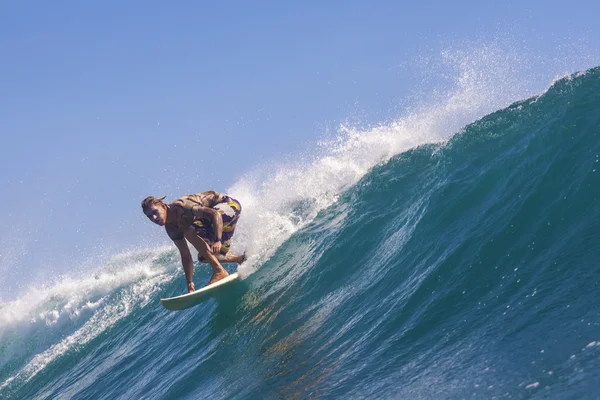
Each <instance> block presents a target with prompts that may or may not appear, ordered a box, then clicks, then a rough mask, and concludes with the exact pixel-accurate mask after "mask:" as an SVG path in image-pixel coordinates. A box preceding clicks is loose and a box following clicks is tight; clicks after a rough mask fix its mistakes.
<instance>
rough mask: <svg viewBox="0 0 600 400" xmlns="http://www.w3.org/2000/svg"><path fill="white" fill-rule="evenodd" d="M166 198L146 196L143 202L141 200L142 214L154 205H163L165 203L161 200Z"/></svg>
mask: <svg viewBox="0 0 600 400" xmlns="http://www.w3.org/2000/svg"><path fill="white" fill-rule="evenodd" d="M166 198H167V196H163V197H154V196H148V197H146V198H145V199H144V200H142V210H144V212H146V210H147V209H149V208H150V207H151V206H153V205H154V204H165V202H164V201H163V200H164V199H166Z"/></svg>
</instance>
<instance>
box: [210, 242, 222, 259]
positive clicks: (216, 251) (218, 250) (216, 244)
mask: <svg viewBox="0 0 600 400" xmlns="http://www.w3.org/2000/svg"><path fill="white" fill-rule="evenodd" d="M212 252H213V254H214V255H215V256H217V255H219V254H221V242H218V241H217V242H214V243H213V245H212Z"/></svg>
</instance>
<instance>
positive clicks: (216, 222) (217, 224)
mask: <svg viewBox="0 0 600 400" xmlns="http://www.w3.org/2000/svg"><path fill="white" fill-rule="evenodd" d="M192 212H193V213H194V216H195V217H197V218H200V219H206V220H209V221H212V223H213V227H214V232H215V235H216V237H214V238H212V240H213V242H214V243H216V242H217V241H218V239H221V238H222V237H223V217H221V213H220V212H218V211H217V210H215V209H213V208H208V207H194V208H192Z"/></svg>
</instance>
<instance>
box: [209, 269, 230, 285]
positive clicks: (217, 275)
mask: <svg viewBox="0 0 600 400" xmlns="http://www.w3.org/2000/svg"><path fill="white" fill-rule="evenodd" d="M228 276H229V273H228V272H227V271H225V270H223V271H219V272H215V273H213V275H212V277H211V278H210V281H208V283H207V284H206V286H208V285H212V284H213V283H215V282H218V281H220V280H221V279H225V278H227V277H228Z"/></svg>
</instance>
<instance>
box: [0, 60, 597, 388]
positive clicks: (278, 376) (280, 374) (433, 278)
mask: <svg viewBox="0 0 600 400" xmlns="http://www.w3.org/2000/svg"><path fill="white" fill-rule="evenodd" d="M373 135H374V137H375V138H379V139H381V140H383V139H382V138H384V136H377V135H378V133H377V132H375V133H374V134H373ZM354 140H360V138H359V137H355V138H352V137H350V138H349V139H348V140H347V141H345V142H344V151H349V150H348V149H354V148H358V147H359V146H357V145H356V142H355V141H354ZM381 140H379V142H381ZM384 147H386V148H388V147H393V145H392V144H386V143H384ZM406 147H407V148H408V150H405V151H401V152H399V154H398V153H396V154H394V153H395V152H394V151H393V149H392V151H390V157H383V158H382V159H381V162H379V163H377V165H375V166H372V165H368V163H365V164H364V165H363V163H362V162H361V160H363V159H364V157H363V158H361V157H360V156H359V155H357V153H352V152H350V153H347V152H346V153H344V152H342V153H343V154H341V158H350V159H351V161H353V162H352V163H350V164H348V163H345V164H343V167H342V166H340V157H338V158H336V157H333V156H331V157H324V158H320V159H318V160H315V162H314V163H313V165H312V167H314V168H317V169H314V170H311V171H313V172H310V171H308V172H307V171H306V170H294V169H289V170H282V171H281V172H280V174H279V175H278V176H277V177H275V179H274V180H272V181H271V182H267V183H263V186H262V190H264V191H267V192H269V193H271V194H277V199H279V201H278V202H277V205H270V206H269V207H264V205H265V204H267V205H269V204H268V201H269V200H268V199H264V198H263V199H261V200H260V201H258V200H256V199H252V198H251V197H249V196H247V195H246V186H245V185H243V184H242V185H238V186H237V187H236V188H234V189H233V191H234V192H235V194H236V195H237V194H239V196H238V197H239V198H240V199H242V200H244V199H245V202H244V201H243V202H244V203H245V205H247V206H248V207H247V209H248V210H249V211H247V213H248V214H247V215H244V216H242V219H244V218H245V221H242V222H240V224H242V223H245V224H246V225H245V227H244V226H241V227H240V233H239V238H238V240H239V241H240V243H245V244H246V247H247V248H248V251H249V254H250V255H251V258H250V260H249V264H248V265H247V266H243V267H242V268H241V269H240V272H241V273H242V274H243V275H244V277H245V278H244V279H243V280H242V281H240V282H239V283H237V284H236V285H234V286H233V287H231V288H230V289H229V290H227V291H226V292H224V293H222V294H221V295H219V296H218V297H217V298H216V299H214V300H212V301H209V302H206V303H203V304H201V305H199V306H197V307H195V308H192V309H190V310H187V311H183V312H169V311H167V310H165V309H163V308H162V307H161V306H160V304H159V299H160V298H161V297H169V296H172V295H176V294H180V293H181V292H182V291H183V290H184V286H185V285H184V280H183V279H184V278H183V274H182V272H181V266H180V265H179V259H178V256H177V254H176V253H175V252H174V250H173V249H170V248H169V249H154V250H147V251H139V252H134V253H127V254H122V255H118V256H115V257H114V258H113V259H112V260H111V262H110V263H109V264H108V265H105V266H103V267H102V268H100V269H99V270H98V271H97V272H96V273H95V275H93V276H84V277H79V278H77V277H72V278H65V279H62V280H60V281H58V282H56V283H54V284H52V285H49V286H48V287H46V288H44V290H43V291H41V292H38V294H37V295H36V299H37V300H34V299H31V298H29V297H28V296H23V297H21V298H19V299H17V300H15V301H12V302H9V303H5V304H2V305H0V398H2V399H63V398H64V399H68V398H76V399H197V398H213V399H246V398H252V399H253V398H256V399H265V398H266V399H279V398H286V399H287V398H319V399H321V398H322V399H330V398H352V399H361V398H369V399H371V398H378V399H392V398H393V399H432V398H435V399H463V398H485V399H487V398H518V399H521V398H543V399H548V398H550V399H581V398H589V399H594V398H599V397H600V307H599V300H600V296H599V290H600V284H599V282H600V266H599V262H598V260H599V259H600V235H598V233H597V229H598V228H599V225H600V203H599V202H598V200H599V198H600V168H599V167H600V162H599V160H600V68H595V69H591V70H589V71H587V72H585V73H580V74H575V75H572V76H569V77H566V78H563V79H561V80H558V81H557V82H555V83H554V84H553V85H552V86H551V87H550V88H549V89H548V90H547V91H545V92H544V93H543V94H541V95H539V96H536V97H533V98H529V99H526V100H523V101H519V102H517V103H514V104H512V105H510V106H509V107H507V108H504V109H500V110H497V111H495V112H493V113H491V114H489V115H487V116H485V117H484V118H481V119H478V120H477V121H476V122H474V123H471V124H469V125H467V126H466V127H464V129H462V130H461V131H460V132H458V133H457V134H455V135H453V136H452V137H451V138H450V139H449V140H434V141H432V143H424V144H423V143H422V144H419V145H417V146H410V143H408V145H406ZM364 151H365V150H364V148H360V149H359V152H364ZM366 152H373V150H372V148H369V149H368V150H367V151H366ZM348 154H352V156H351V157H348ZM349 165H350V167H349ZM314 171H328V174H319V173H315V172H314ZM309 174H310V176H308V175H309ZM349 175H350V177H348V176H349ZM354 177H356V179H354ZM335 179H339V180H340V181H339V182H338V184H337V185H336V186H335V187H336V188H337V190H320V191H319V190H316V189H315V187H322V186H326V183H327V182H331V181H332V180H335ZM269 185H270V186H269ZM289 186H294V187H295V188H296V190H295V191H293V193H294V195H293V196H292V195H290V196H288V197H286V193H290V191H289V190H288V191H286V190H287V189H289ZM298 193H300V194H302V195H298ZM314 193H317V194H318V195H314ZM278 207H279V208H278ZM263 208H264V209H267V210H270V211H262V213H261V211H260V210H261V209H263ZM245 209H246V208H245ZM245 212H246V211H245ZM265 221H268V223H267V222H265ZM261 222H262V223H261ZM269 224H270V225H269ZM250 226H254V227H255V229H259V232H260V235H256V234H254V236H253V237H254V239H253V241H252V243H250V242H249V239H248V238H249V237H252V235H253V233H252V231H251V230H250V229H249V227H250ZM256 226H258V228H256ZM261 229H262V230H261ZM228 268H229V269H230V270H234V269H235V266H233V265H229V266H228ZM208 277H209V271H208V269H207V268H206V267H202V266H197V267H196V280H197V282H200V281H203V280H207V279H208Z"/></svg>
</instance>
